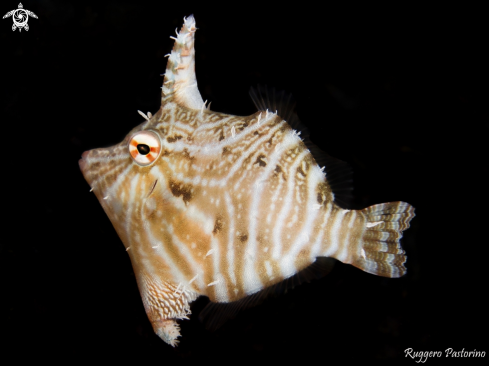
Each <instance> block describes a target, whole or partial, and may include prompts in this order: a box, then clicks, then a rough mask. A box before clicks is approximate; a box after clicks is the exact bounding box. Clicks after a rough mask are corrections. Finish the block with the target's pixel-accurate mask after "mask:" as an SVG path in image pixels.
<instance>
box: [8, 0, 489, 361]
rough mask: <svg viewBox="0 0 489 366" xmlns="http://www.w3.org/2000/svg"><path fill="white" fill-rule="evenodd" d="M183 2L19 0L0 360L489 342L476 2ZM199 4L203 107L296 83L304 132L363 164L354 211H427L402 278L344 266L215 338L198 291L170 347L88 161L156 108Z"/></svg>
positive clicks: (222, 107)
mask: <svg viewBox="0 0 489 366" xmlns="http://www.w3.org/2000/svg"><path fill="white" fill-rule="evenodd" d="M174 3H175V2H169V1H158V2H143V1H132V0H127V1H83V2H75V1H57V0H49V1H48V0H43V1H24V2H23V5H24V8H25V9H29V10H31V11H33V12H34V13H35V14H36V15H37V16H38V19H33V18H31V19H29V23H28V24H29V27H30V29H29V31H28V32H26V31H25V30H23V31H22V32H19V31H18V30H17V31H15V32H12V30H11V26H12V19H11V18H7V19H4V20H2V22H1V23H0V25H1V28H0V39H1V51H0V52H1V53H2V56H1V62H2V68H1V71H2V73H1V93H2V94H1V99H0V107H1V116H2V119H1V120H2V137H3V139H2V140H3V154H2V156H3V159H2V166H3V169H2V186H3V189H2V197H3V199H2V202H3V205H2V208H3V220H2V231H3V234H4V235H3V236H2V240H1V244H0V274H1V275H0V284H1V287H0V291H1V292H0V293H1V305H0V306H1V307H0V311H1V312H0V334H1V335H2V341H1V343H0V346H1V348H2V349H3V350H2V355H3V357H6V355H12V354H13V355H15V357H16V358H17V360H19V361H21V360H23V359H26V358H32V359H35V360H37V361H41V360H48V361H49V360H51V361H54V360H63V361H66V362H69V363H71V362H72V360H78V359H80V358H87V359H94V360H95V359H106V360H111V361H117V360H125V359H128V358H133V357H134V358H135V359H136V360H138V361H139V362H140V364H143V362H144V363H146V362H150V361H158V362H172V361H179V360H181V359H190V360H193V361H197V362H199V361H201V362H206V361H218V360H222V361H233V360H236V358H237V359H240V360H249V361H252V362H259V361H260V360H262V359H263V358H267V359H270V360H271V361H278V360H282V359H285V360H292V359H295V358H297V357H301V360H303V361H304V362H312V361H314V360H315V361H319V362H320V364H328V363H331V362H332V360H339V361H348V360H351V359H357V360H369V359H404V360H406V359H405V358H404V350H405V349H406V348H413V349H414V350H415V351H444V350H445V349H447V348H449V347H451V348H453V349H454V350H455V351H461V350H462V349H463V348H464V349H465V350H470V351H472V350H474V349H476V350H479V351H485V352H489V348H488V337H487V308H488V303H487V300H485V294H486V293H487V272H486V268H487V264H486V262H487V256H486V254H485V251H486V248H487V244H488V243H489V241H488V236H487V233H486V230H485V229H486V226H487V217H488V215H487V207H488V206H487V187H488V180H487V178H486V177H487V175H488V173H489V172H488V163H487V157H488V153H487V144H488V132H489V112H488V108H487V100H488V94H489V93H488V91H487V90H488V89H487V85H488V81H489V78H488V73H487V65H488V64H489V62H488V61H489V60H488V58H487V56H486V51H487V36H488V33H489V32H488V27H487V21H485V20H483V19H482V10H481V9H476V8H474V9H460V8H455V7H454V8H448V5H444V7H440V8H435V7H433V8H427V7H415V6H414V5H411V4H410V3H402V4H399V5H396V6H390V7H381V6H371V5H364V6H363V7H357V6H356V5H354V4H346V5H344V6H341V7H340V6H336V5H332V4H331V3H324V4H322V5H321V7H322V8H316V7H311V6H308V5H306V4H305V3H303V2H296V3H294V4H293V5H285V3H283V4H281V5H278V6H270V7H265V6H264V3H262V4H261V5H251V4H250V3H245V2H236V3H232V2H228V3H223V4H221V5H219V6H218V5H217V4H213V3H209V2H204V1H202V2H200V3H199V4H198V5H195V4H191V3H190V2H187V1H185V2H177V3H176V4H174ZM17 5H18V4H17V3H16V2H13V1H10V2H2V10H1V11H2V12H3V13H7V12H8V11H9V10H12V9H15V8H16V7H17ZM189 14H194V15H195V18H196V21H197V27H198V31H197V34H196V43H195V47H196V73H197V80H198V83H199V89H200V91H201V94H202V97H203V99H204V100H210V101H212V106H211V109H212V110H216V111H220V112H226V113H231V114H237V115H248V114H251V113H253V112H254V111H255V109H254V106H253V104H252V102H251V100H250V98H249V97H248V89H249V87H250V86H254V85H256V84H267V85H269V86H274V87H276V88H278V89H284V90H287V91H289V92H291V93H292V94H293V95H294V96H295V98H296V100H297V111H298V115H299V117H300V118H301V120H302V122H303V123H304V124H305V125H307V126H308V128H309V129H310V130H311V132H312V139H313V141H314V142H315V143H316V144H318V145H319V146H320V147H321V148H322V149H323V150H325V151H327V152H328V153H329V154H331V155H333V156H335V157H337V158H340V159H342V160H345V161H347V162H349V163H350V164H351V165H352V167H353V170H354V179H355V190H354V195H355V203H356V205H357V206H361V207H366V206H368V205H371V204H375V203H381V202H388V201H398V200H402V201H406V202H409V203H411V204H412V205H413V206H415V207H416V218H415V219H413V221H412V223H411V228H410V229H409V230H408V231H406V232H405V235H404V239H403V246H404V248H405V249H406V251H407V254H408V262H407V267H408V274H407V275H406V276H405V277H403V278H401V279H384V278H380V277H376V276H372V275H369V274H366V273H363V272H362V271H360V270H358V269H355V268H353V267H351V266H348V265H344V264H341V263H338V264H337V265H336V266H335V269H334V270H333V272H332V273H331V274H330V275H329V276H327V277H325V278H323V279H321V280H316V281H313V282H311V283H309V284H303V285H301V286H299V287H297V288H295V289H294V290H292V291H290V292H289V293H287V294H286V295H284V296H281V297H278V298H274V299H270V300H269V301H267V302H266V303H264V304H262V305H260V306H259V307H256V308H253V309H250V310H247V311H244V312H242V313H241V314H240V315H239V316H238V318H236V319H235V320H233V321H230V322H228V323H226V325H225V326H224V327H223V328H221V329H220V330H218V331H216V332H208V331H207V330H206V329H205V328H204V327H203V326H202V324H201V323H200V322H199V320H198V314H199V312H200V311H201V310H202V308H203V307H204V306H205V304H206V302H207V299H206V298H200V299H199V300H197V301H196V302H195V303H194V304H193V305H192V311H193V314H192V316H191V320H187V321H182V322H181V333H182V335H183V337H182V338H181V343H180V345H179V347H177V348H175V349H173V348H171V347H170V346H168V345H167V344H165V343H164V342H163V341H161V340H160V339H159V338H158V337H157V336H156V335H154V334H153V331H152V328H151V325H150V323H149V321H148V320H147V318H146V314H145V312H144V309H143V306H142V302H141V299H140V296H139V292H138V289H137V285H136V281H135V277H134V275H133V271H132V267H131V264H130V261H129V258H128V256H127V254H126V252H125V251H124V247H123V246H122V244H121V242H120V240H119V238H118V237H117V235H116V233H115V231H114V229H113V228H112V225H111V224H110V222H109V220H108V218H107V217H106V215H105V213H104V212H103V210H102V208H101V207H100V205H99V203H98V201H97V200H96V198H95V196H94V195H93V194H91V193H89V192H88V191H89V186H88V184H87V183H86V182H85V180H84V179H83V177H82V175H81V173H80V171H79V169H78V159H79V158H80V155H81V153H82V152H83V151H85V150H88V149H91V148H95V147H103V146H109V145H111V144H114V143H117V142H119V141H120V140H121V139H122V138H123V137H124V136H125V134H126V133H127V132H129V130H130V129H132V128H133V127H134V126H136V125H137V124H139V123H141V122H142V121H143V119H142V118H141V116H139V115H138V114H137V112H136V111H137V110H142V111H144V112H147V111H150V112H152V113H155V112H156V111H157V110H158V108H159V104H160V89H159V88H160V87H161V83H162V77H161V76H160V74H162V73H163V72H164V70H165V66H166V58H164V55H165V54H167V53H169V52H170V50H171V48H172V43H173V41H172V40H171V39H170V38H169V37H170V36H174V35H175V28H177V27H178V28H180V26H181V24H182V22H183V17H184V16H188V15H189ZM3 351H6V352H3ZM230 357H231V358H230ZM407 361H408V363H413V362H414V360H410V359H407ZM458 361H459V362H462V361H464V360H460V359H459V360H458ZM465 361H466V360H465ZM472 361H475V360H472ZM479 361H481V360H479ZM428 362H429V361H428Z"/></svg>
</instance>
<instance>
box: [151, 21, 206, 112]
mask: <svg viewBox="0 0 489 366" xmlns="http://www.w3.org/2000/svg"><path fill="white" fill-rule="evenodd" d="M196 30H197V28H196V27H195V19H194V17H193V15H191V16H189V17H188V18H185V19H184V24H183V26H182V28H181V29H180V32H177V37H170V38H172V39H174V40H175V44H174V46H173V49H172V51H171V53H170V54H169V55H168V56H169V59H168V63H167V65H166V72H165V74H164V75H165V78H164V80H163V87H162V88H161V89H162V96H161V104H162V105H164V104H165V103H166V101H168V100H169V99H173V101H175V102H176V103H177V104H179V105H181V106H182V107H186V108H191V109H201V108H202V106H203V104H204V101H203V100H202V97H201V96H200V93H199V89H198V87H197V79H196V77H195V49H194V35H195V31H196Z"/></svg>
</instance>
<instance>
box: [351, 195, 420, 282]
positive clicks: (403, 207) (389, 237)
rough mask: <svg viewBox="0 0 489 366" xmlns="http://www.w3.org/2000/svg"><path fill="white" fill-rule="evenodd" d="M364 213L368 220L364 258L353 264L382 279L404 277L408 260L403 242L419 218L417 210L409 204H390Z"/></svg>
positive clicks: (364, 241)
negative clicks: (412, 224)
mask: <svg viewBox="0 0 489 366" xmlns="http://www.w3.org/2000/svg"><path fill="white" fill-rule="evenodd" d="M362 212H363V213H364V214H365V215H366V217H367V224H366V230H365V232H364V234H363V240H362V248H361V255H360V257H359V258H357V259H356V260H355V261H354V262H353V263H352V264H353V265H354V266H355V267H358V268H360V269H362V270H364V271H365V272H368V273H372V274H375V275H378V276H384V277H401V276H403V275H404V274H405V273H406V267H405V266H404V263H405V262H406V259H407V257H406V255H405V254H404V250H403V249H402V248H401V245H400V244H399V239H401V238H402V232H403V231H404V230H406V229H407V228H408V227H409V222H410V221H411V219H412V218H413V217H414V216H415V214H414V207H413V206H411V205H410V204H408V203H405V202H389V203H382V204H379V205H373V206H370V207H367V208H365V209H363V210H362Z"/></svg>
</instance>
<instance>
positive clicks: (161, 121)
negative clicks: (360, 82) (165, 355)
mask: <svg viewBox="0 0 489 366" xmlns="http://www.w3.org/2000/svg"><path fill="white" fill-rule="evenodd" d="M195 30H196V28H195V20H194V18H193V17H192V16H191V17H189V18H187V19H185V21H184V24H183V27H182V29H181V30H180V32H178V33H177V37H175V45H174V48H173V50H172V52H171V54H170V55H169V60H168V64H167V69H166V73H165V78H164V83H163V87H162V104H161V108H160V109H159V111H158V112H157V113H156V114H155V115H151V114H150V113H148V114H147V115H143V116H144V117H145V119H146V121H145V122H144V123H142V124H141V125H139V126H137V127H136V128H134V129H133V130H132V131H131V132H130V133H129V134H128V135H127V136H126V138H125V139H124V140H123V141H122V142H121V143H119V144H117V145H115V146H112V147H109V148H102V149H94V150H90V151H87V152H85V153H83V155H82V159H81V160H80V162H79V164H80V169H81V171H82V173H83V175H84V177H85V179H86V180H87V182H88V183H89V184H90V186H91V189H92V190H93V192H94V193H95V195H96V196H97V198H98V200H99V201H100V203H101V205H102V207H103V208H104V210H105V212H106V213H107V215H108V217H109V218H110V220H111V222H112V224H113V225H114V228H115V229H116V231H117V233H118V235H119V237H120V238H121V240H122V242H123V243H124V246H125V248H126V251H127V253H128V254H129V256H130V258H131V262H132V265H133V268H134V271H135V274H136V278H137V283H138V287H139V289H140V293H141V296H142V299H143V304H144V306H145V310H146V312H147V314H148V317H149V319H150V321H151V322H152V325H153V328H154V330H155V332H156V333H157V334H158V335H159V336H160V337H161V338H162V339H163V340H164V341H165V342H167V343H169V344H171V345H173V346H174V345H176V343H177V337H178V336H179V335H180V334H179V328H178V324H177V322H176V319H183V318H187V316H188V315H189V314H190V309H189V304H190V303H191V302H192V301H193V300H195V299H196V298H197V297H198V296H201V295H204V296H208V297H209V299H210V300H211V301H212V302H214V303H230V302H236V301H238V300H240V299H243V298H246V297H247V296H250V295H253V294H256V293H257V292H259V291H261V290H263V289H266V288H270V286H273V285H275V284H277V283H280V282H281V281H283V280H284V279H287V278H290V277H291V276H293V275H295V274H297V273H298V272H300V271H301V270H304V269H306V268H308V267H309V266H310V265H312V264H313V263H314V262H315V261H316V259H317V258H318V257H331V258H335V259H337V260H340V261H342V262H344V263H349V264H352V265H354V266H356V267H358V268H360V269H362V270H364V271H367V272H369V273H373V274H376V275H381V276H386V277H399V276H402V275H403V274H404V273H405V271H406V269H405V267H404V262H405V260H406V256H405V254H404V251H403V250H402V248H401V247H400V245H399V239H400V237H401V236H402V231H403V230H404V229H406V228H408V227H409V221H410V220H411V218H412V217H413V216H414V209H413V208H412V206H410V205H409V204H407V203H404V202H391V203H384V204H379V205H374V206H371V207H368V208H366V209H363V210H347V209H343V208H341V207H340V206H339V205H338V204H337V203H336V202H335V194H334V192H333V190H332V188H331V185H330V183H329V182H328V176H327V174H325V172H324V171H323V169H322V168H320V167H319V166H318V164H317V163H316V160H315V158H314V157H313V155H312V154H311V152H310V150H309V149H308V146H306V144H305V143H304V141H303V140H302V139H301V137H300V136H299V134H298V133H297V132H296V131H295V130H294V129H292V127H291V126H290V125H289V123H288V122H287V121H285V120H284V119H282V117H280V116H279V115H278V114H277V113H273V112H272V111H268V110H261V111H258V112H256V113H255V114H253V115H251V116H247V117H242V116H233V115H228V114H223V113H219V112H214V111H211V110H210V109H209V108H208V107H207V106H206V104H205V103H204V101H203V100H202V97H201V96H200V93H199V91H198V88H197V82H196V78H195V72H194V60H195V59H194V34H195Z"/></svg>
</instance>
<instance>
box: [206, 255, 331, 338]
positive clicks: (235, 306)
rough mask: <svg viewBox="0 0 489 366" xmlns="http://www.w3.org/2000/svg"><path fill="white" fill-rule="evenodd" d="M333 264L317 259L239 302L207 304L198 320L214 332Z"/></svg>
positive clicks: (320, 274) (316, 277)
mask: <svg viewBox="0 0 489 366" xmlns="http://www.w3.org/2000/svg"><path fill="white" fill-rule="evenodd" d="M335 262H336V261H335V259H333V258H327V257H318V258H317V259H316V261H315V262H314V263H312V264H311V265H309V266H307V267H306V268H304V269H303V270H301V271H299V272H297V273H296V274H295V275H293V276H291V277H289V278H286V279H285V280H283V281H280V282H279V283H276V284H274V285H272V286H270V287H267V288H265V289H263V290H261V291H258V292H255V293H254V294H251V295H249V296H246V297H244V298H242V299H240V300H237V301H233V302H229V303H215V302H209V303H208V304H207V306H206V307H205V308H204V309H203V310H202V311H201V312H200V315H199V319H200V321H201V322H202V323H203V324H204V326H205V327H206V328H207V329H208V330H210V331H215V330H217V329H219V328H220V327H221V326H222V325H224V323H226V322H227V321H228V320H231V319H234V318H235V317H236V316H237V315H238V313H239V312H240V311H242V310H245V309H249V308H251V307H254V306H257V305H259V304H261V303H262V302H263V301H265V300H266V299H267V298H270V297H277V296H279V295H282V294H285V293H287V291H288V290H291V289H293V288H294V287H296V286H298V285H300V284H301V283H304V282H310V281H311V280H314V279H319V278H321V277H323V276H326V275H327V274H328V273H329V272H331V270H332V269H333V267H334V263H335Z"/></svg>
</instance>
